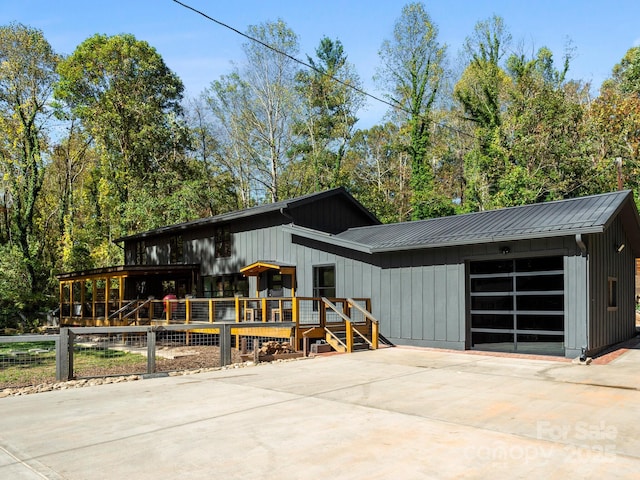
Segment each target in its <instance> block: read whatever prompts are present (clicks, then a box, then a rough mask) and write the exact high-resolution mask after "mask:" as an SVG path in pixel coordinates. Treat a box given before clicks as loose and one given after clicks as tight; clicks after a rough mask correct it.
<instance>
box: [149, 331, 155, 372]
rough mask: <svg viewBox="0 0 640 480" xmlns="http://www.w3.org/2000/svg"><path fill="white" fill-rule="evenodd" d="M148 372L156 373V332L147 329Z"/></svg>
mask: <svg viewBox="0 0 640 480" xmlns="http://www.w3.org/2000/svg"><path fill="white" fill-rule="evenodd" d="M147 373H156V332H155V330H154V329H153V328H149V330H147Z"/></svg>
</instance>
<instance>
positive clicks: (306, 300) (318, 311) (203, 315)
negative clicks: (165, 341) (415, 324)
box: [60, 297, 378, 352]
mask: <svg viewBox="0 0 640 480" xmlns="http://www.w3.org/2000/svg"><path fill="white" fill-rule="evenodd" d="M60 312H61V315H60V325H61V326H86V327H90V326H91V327H93V326H127V325H158V326H159V325H169V324H201V325H202V330H199V331H202V332H203V333H219V329H218V328H217V327H216V325H215V324H216V322H235V323H237V324H238V326H237V328H236V327H234V328H233V329H232V334H233V335H237V336H242V335H252V336H256V335H257V336H262V337H269V338H283V339H290V340H292V341H293V344H294V345H295V346H296V348H297V349H300V350H305V351H306V350H307V349H308V346H309V345H310V344H312V343H315V342H318V341H321V343H328V344H330V345H331V346H332V347H333V348H334V349H335V350H337V351H344V352H351V351H353V350H355V349H357V348H358V346H363V345H364V344H366V345H367V348H377V346H378V342H377V339H378V322H377V320H376V319H375V318H374V317H373V316H372V315H371V301H370V299H368V298H358V299H351V298H331V299H327V298H310V297H281V298H274V297H260V298H257V297H256V298H247V297H230V298H185V299H170V300H157V299H146V300H138V299H136V300H117V301H107V302H99V301H86V300H85V301H84V302H64V301H63V302H62V303H61V305H60ZM245 322H251V323H256V322H261V323H263V324H264V328H259V329H256V328H255V326H254V327H253V328H251V329H249V328H246V329H243V328H242V323H245ZM283 322H293V323H294V325H295V326H294V327H293V328H291V327H288V326H287V327H284V326H283V325H281V324H282V323H283ZM245 330H246V331H245Z"/></svg>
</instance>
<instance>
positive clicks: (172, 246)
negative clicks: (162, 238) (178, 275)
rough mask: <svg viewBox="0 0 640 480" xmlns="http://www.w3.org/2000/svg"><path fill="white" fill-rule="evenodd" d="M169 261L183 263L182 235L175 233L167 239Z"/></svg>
mask: <svg viewBox="0 0 640 480" xmlns="http://www.w3.org/2000/svg"><path fill="white" fill-rule="evenodd" d="M169 254H170V259H169V263H183V262H184V249H183V242H182V235H176V236H174V237H171V238H170V240H169Z"/></svg>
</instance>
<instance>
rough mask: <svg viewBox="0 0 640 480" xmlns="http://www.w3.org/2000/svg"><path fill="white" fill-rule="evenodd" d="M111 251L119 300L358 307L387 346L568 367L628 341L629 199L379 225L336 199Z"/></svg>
mask: <svg viewBox="0 0 640 480" xmlns="http://www.w3.org/2000/svg"><path fill="white" fill-rule="evenodd" d="M118 241H119V242H123V243H124V248H125V256H126V264H127V265H126V266H125V267H124V268H129V269H130V270H131V271H135V269H136V268H139V269H141V270H140V272H142V271H144V272H145V275H146V276H144V277H143V276H140V277H139V279H138V280H140V281H138V282H137V283H135V284H134V282H130V283H129V284H128V286H127V287H126V288H127V289H129V292H128V293H127V296H128V297H129V298H133V295H134V293H135V291H138V292H140V291H141V290H142V293H143V294H147V293H148V294H152V295H156V296H158V297H160V296H161V295H162V294H164V293H165V291H164V290H166V287H167V285H171V287H172V288H175V289H176V292H177V294H178V296H180V295H186V294H191V295H194V296H196V297H232V296H234V295H235V296H258V297H263V296H264V297H269V296H273V297H293V296H298V297H303V296H304V297H321V296H325V297H352V298H355V297H366V298H371V305H372V313H373V315H374V316H375V317H376V318H377V319H378V320H379V322H380V333H381V334H382V335H383V336H384V337H386V338H387V339H389V340H391V341H392V342H394V343H396V344H404V345H415V346H428V347H444V348H452V349H487V350H499V351H511V352H522V353H547V354H556V355H558V354H559V355H566V356H568V357H575V356H578V355H580V354H581V353H582V352H583V351H584V352H586V353H587V354H593V353H597V352H598V351H601V350H602V349H604V348H606V347H607V346H609V345H612V344H615V343H617V342H620V341H623V340H626V339H628V338H630V337H632V336H633V335H635V332H636V331H635V259H636V257H639V256H640V218H639V217H638V212H637V210H636V206H635V203H634V199H633V195H632V193H631V192H630V191H620V192H614V193H607V194H603V195H595V196H590V197H583V198H576V199H570V200H563V201H556V202H548V203H542V204H535V205H527V206H521V207H513V208H506V209H502V210H494V211H487V212H479V213H472V214H467V215H458V216H454V217H446V218H438V219H431V220H424V221H415V222H405V223H398V224H389V225H381V224H380V222H379V221H378V220H377V219H376V218H375V217H374V216H373V215H372V214H371V213H369V212H368V211H367V210H366V209H365V208H364V207H363V206H362V205H361V204H360V203H358V202H357V201H356V200H355V199H354V198H353V197H352V196H351V195H350V194H349V193H348V192H347V191H346V190H344V189H342V188H338V189H334V190H329V191H326V192H321V193H317V194H311V195H306V196H303V197H299V198H296V199H292V200H286V201H282V202H277V203H272V204H269V205H263V206H259V207H255V208H251V209H247V210H242V211H238V212H232V213H228V214H224V215H218V216H215V217H210V218H204V219H200V220H196V221H192V222H187V223H182V224H178V225H172V226H167V227H163V228H159V229H156V230H152V231H148V232H143V233H139V234H136V235H132V236H129V237H125V238H122V239H119V240H118ZM170 265H174V266H176V267H177V266H182V268H184V270H180V269H175V270H172V271H174V273H175V272H177V273H176V274H175V275H174V276H173V277H171V279H168V277H162V276H157V275H156V276H155V277H152V276H150V275H149V274H150V273H151V272H153V270H154V269H155V268H157V269H158V271H159V272H160V271H161V270H162V269H164V270H165V271H167V269H168V268H169V267H168V266H170ZM187 267H188V268H187ZM180 272H182V273H180ZM141 275H142V273H141ZM132 278H133V277H132ZM153 278H156V280H153ZM172 282H173V283H172ZM141 283H143V284H144V287H141Z"/></svg>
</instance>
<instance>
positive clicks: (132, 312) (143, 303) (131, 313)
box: [122, 298, 153, 320]
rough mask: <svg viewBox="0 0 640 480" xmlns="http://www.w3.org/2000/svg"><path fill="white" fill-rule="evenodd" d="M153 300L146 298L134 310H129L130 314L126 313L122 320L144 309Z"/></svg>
mask: <svg viewBox="0 0 640 480" xmlns="http://www.w3.org/2000/svg"><path fill="white" fill-rule="evenodd" d="M152 300H153V298H147V299H146V300H145V301H144V302H142V303H141V304H140V305H138V306H137V307H136V308H134V309H133V310H131V311H130V312H127V314H126V315H123V317H122V319H123V320H125V319H127V318H129V317H130V316H131V315H133V314H134V313H136V312H138V311H140V310H141V309H142V308H144V307H146V306H147V305H149V304H150V303H151V301H152Z"/></svg>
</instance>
